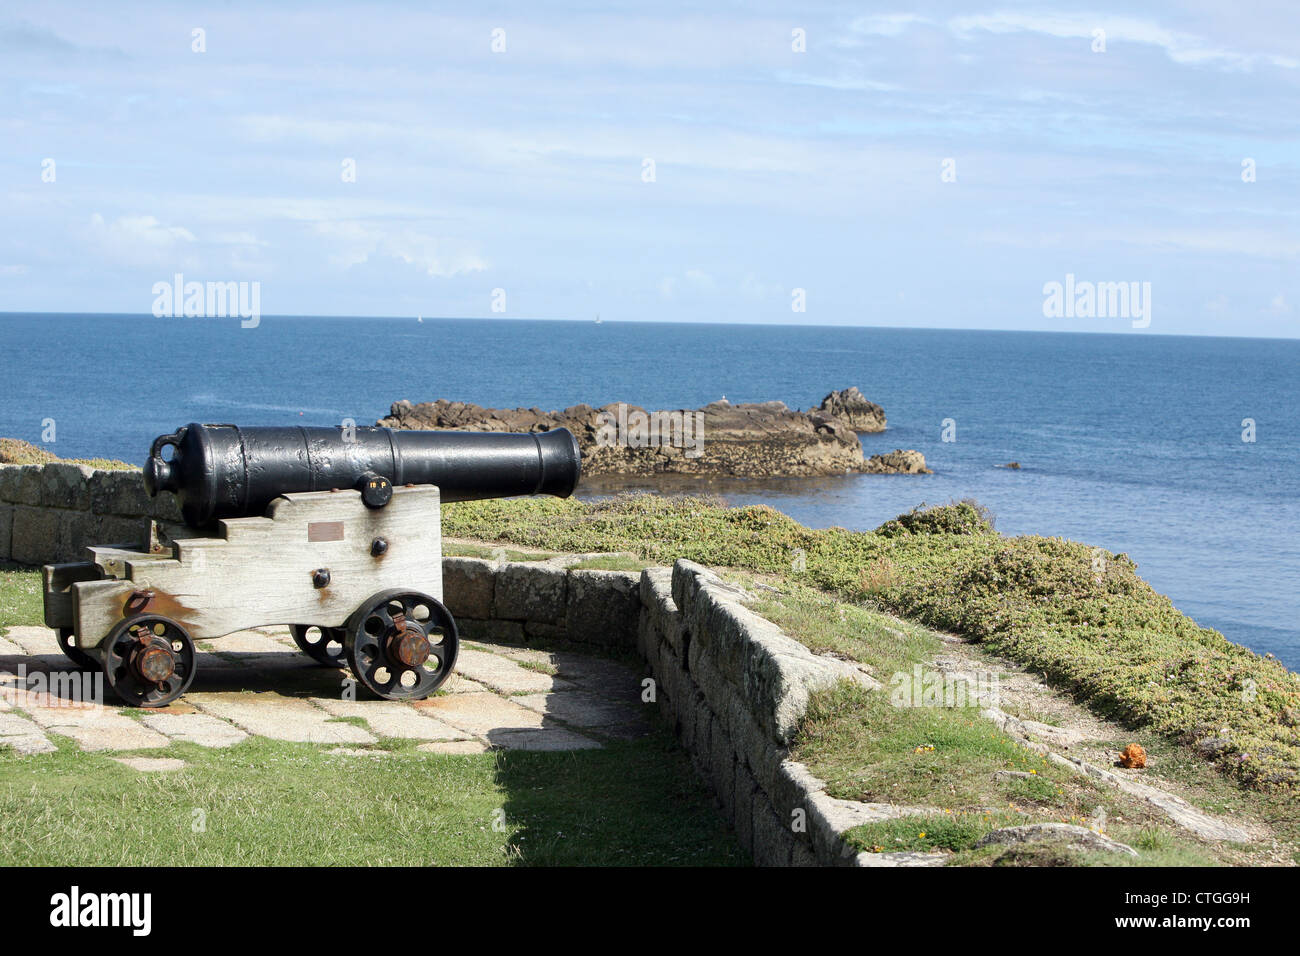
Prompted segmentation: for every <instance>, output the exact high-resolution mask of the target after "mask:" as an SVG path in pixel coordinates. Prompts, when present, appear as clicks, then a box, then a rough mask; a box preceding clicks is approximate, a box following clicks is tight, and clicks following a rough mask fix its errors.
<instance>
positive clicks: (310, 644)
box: [289, 624, 347, 667]
mask: <svg viewBox="0 0 1300 956" xmlns="http://www.w3.org/2000/svg"><path fill="white" fill-rule="evenodd" d="M346 632H347V628H344V627H317V626H316V625H315V624H290V625H289V633H290V634H292V635H293V642H294V643H295V644H297V645H298V647H299V649H300V650H301V651H302V652H303V653H304V654H306V655H307V656H308V657H310V658H311V659H312V660H314V661H315V662H316V663H317V664H320V665H321V666H322V667H345V666H346V665H347V661H346V660H345V659H344V656H343V637H344V634H345V633H346Z"/></svg>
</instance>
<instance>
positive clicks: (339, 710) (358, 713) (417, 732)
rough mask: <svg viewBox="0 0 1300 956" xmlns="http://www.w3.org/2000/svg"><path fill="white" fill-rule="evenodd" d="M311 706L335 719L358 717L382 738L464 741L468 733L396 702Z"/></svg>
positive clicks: (322, 702)
mask: <svg viewBox="0 0 1300 956" xmlns="http://www.w3.org/2000/svg"><path fill="white" fill-rule="evenodd" d="M312 703H314V704H315V705H316V706H318V707H320V708H321V709H322V710H324V711H325V712H326V713H329V714H332V715H333V716H335V717H360V718H362V719H363V720H365V721H366V723H368V724H369V725H370V729H371V730H373V731H374V732H375V733H376V734H378V735H379V736H381V737H400V738H402V739H404V740H467V739H469V736H470V735H469V734H467V733H465V732H464V731H463V730H457V729H456V728H455V727H451V726H449V725H448V724H445V723H443V722H442V721H440V720H435V719H434V718H433V717H430V716H428V715H427V714H423V713H421V712H420V711H418V710H416V709H415V708H414V707H411V706H409V705H408V704H403V703H399V702H398V701H395V700H329V699H328V698H323V697H313V698H312Z"/></svg>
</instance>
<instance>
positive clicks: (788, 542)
mask: <svg viewBox="0 0 1300 956" xmlns="http://www.w3.org/2000/svg"><path fill="white" fill-rule="evenodd" d="M443 527H444V531H445V533H446V534H448V535H450V536H463V537H474V538H478V539H480V540H490V541H501V542H509V543H511V544H514V545H517V546H523V547H531V548H543V549H548V550H554V551H582V552H587V551H624V552H630V553H632V554H634V555H640V556H642V557H644V558H646V559H650V560H653V561H656V562H661V563H671V562H672V561H673V560H675V559H677V558H688V559H690V560H692V561H697V562H699V563H701V564H705V565H708V566H711V567H724V568H733V569H738V570H743V571H750V572H761V573H766V574H771V575H776V576H778V577H779V578H781V579H782V580H786V581H790V582H792V583H796V584H805V585H807V586H810V587H812V588H815V589H817V590H819V591H821V592H823V593H825V594H828V595H832V596H834V597H836V598H838V599H840V600H842V601H844V602H846V603H847V604H849V605H851V606H858V607H861V608H863V609H867V610H870V609H875V610H879V611H884V612H889V613H891V614H895V615H898V616H901V617H904V618H907V619H909V620H911V621H914V622H916V623H919V624H922V625H924V626H926V627H929V628H935V629H938V630H942V631H947V632H952V633H956V634H961V635H964V636H966V637H969V638H973V639H976V640H978V641H979V642H980V643H981V645H982V646H984V647H986V648H987V649H989V650H991V651H993V652H995V653H998V654H1001V655H1004V656H1005V657H1008V658H1010V659H1011V660H1014V661H1017V662H1020V663H1023V664H1025V665H1028V666H1030V667H1032V668H1033V669H1034V670H1036V671H1037V672H1039V673H1041V674H1043V675H1044V676H1045V677H1046V678H1047V679H1048V680H1049V681H1050V682H1051V683H1052V684H1054V685H1056V686H1058V687H1060V688H1062V689H1063V690H1066V691H1068V692H1069V693H1070V694H1071V695H1073V696H1074V697H1075V698H1076V699H1078V700H1080V701H1083V702H1086V703H1087V704H1088V705H1089V706H1090V707H1092V708H1093V709H1094V710H1095V711H1096V712H1097V713H1099V714H1101V715H1103V716H1106V717H1109V718H1112V719H1116V720H1119V721H1121V722H1123V723H1124V724H1126V725H1127V726H1131V727H1134V728H1144V729H1147V730H1150V731H1151V732H1153V733H1155V734H1159V735H1161V736H1163V737H1167V738H1170V739H1172V740H1176V741H1179V742H1181V743H1185V744H1191V745H1196V744H1197V743H1198V742H1199V743H1200V745H1201V750H1202V752H1204V753H1205V754H1206V758H1207V759H1208V760H1211V761H1213V762H1214V763H1215V764H1216V766H1217V767H1218V768H1219V769H1220V770H1221V771H1223V772H1224V773H1225V774H1227V775H1228V776H1230V777H1231V778H1233V779H1234V780H1236V781H1237V782H1239V783H1240V784H1242V785H1244V786H1246V787H1249V788H1252V789H1257V790H1262V791H1280V792H1287V793H1294V791H1295V790H1296V788H1297V786H1298V785H1300V730H1297V724H1298V722H1300V679H1297V675H1296V674H1295V673H1293V672H1291V671H1288V670H1287V669H1286V668H1285V667H1283V666H1282V664H1281V663H1279V662H1278V661H1276V660H1273V659H1270V658H1268V657H1261V656H1259V655H1256V654H1254V653H1252V652H1251V651H1249V650H1247V649H1246V648H1244V647H1241V646H1239V645H1236V644H1233V643H1231V642H1230V641H1228V640H1227V639H1226V638H1225V637H1224V636H1223V635H1222V634H1220V633H1218V632H1217V631H1214V630H1210V629H1208V628H1202V627H1199V626H1198V625H1197V624H1196V623H1195V622H1194V621H1192V620H1191V619H1190V618H1188V617H1186V616H1185V615H1183V614H1182V613H1181V612H1179V611H1178V610H1177V609H1176V608H1175V607H1174V606H1173V604H1172V603H1171V602H1170V600H1169V599H1168V598H1167V597H1165V596H1164V595H1161V594H1158V593H1157V592H1156V591H1155V590H1153V589H1152V588H1151V586H1150V585H1148V584H1147V583H1146V582H1145V581H1143V580H1142V579H1141V578H1140V577H1139V576H1138V574H1137V566H1136V565H1135V564H1134V563H1133V562H1132V561H1131V560H1130V559H1129V558H1128V557H1127V556H1126V555H1123V554H1112V553H1110V552H1106V551H1102V550H1101V549H1097V548H1091V547H1089V546H1087V545H1084V544H1079V543H1076V542H1072V541H1066V540H1063V539H1060V538H1043V537H1038V536H1035V535H1025V536H1019V537H1010V538H1008V537H1004V536H1002V535H1000V534H998V533H997V531H996V530H995V529H994V528H993V524H992V521H991V520H990V518H989V515H988V514H987V512H985V511H984V510H983V509H981V508H980V507H979V506H978V505H977V504H975V503H973V502H959V503H955V504H950V505H944V506H939V507H932V508H925V507H922V508H918V509H916V510H914V511H912V512H910V513H909V514H905V515H902V516H900V517H898V518H896V519H894V520H892V521H888V522H886V523H885V524H883V525H881V526H880V527H879V528H878V529H876V530H875V531H873V532H859V531H847V530H845V529H843V528H827V529H821V530H816V529H811V528H806V527H804V526H803V525H800V524H799V523H798V522H796V521H794V520H793V519H791V518H789V517H787V516H786V515H784V514H782V513H780V512H779V511H776V510H775V509H773V508H770V507H767V506H763V505H756V506H750V507H745V508H729V507H726V506H725V505H724V504H722V503H721V502H719V501H716V500H711V499H705V498H665V497H660V496H656V495H648V494H643V495H629V496H621V497H617V498H610V499H605V500H601V501H597V502H593V503H585V502H582V501H575V500H572V499H567V500H554V499H545V500H543V499H516V500H493V501H481V502H462V503H457V504H453V505H449V506H448V507H447V508H446V509H445V511H444V516H443Z"/></svg>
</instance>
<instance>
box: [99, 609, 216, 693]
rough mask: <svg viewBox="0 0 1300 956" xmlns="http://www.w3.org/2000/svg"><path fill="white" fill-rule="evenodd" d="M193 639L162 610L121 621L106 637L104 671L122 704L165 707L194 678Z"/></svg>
mask: <svg viewBox="0 0 1300 956" xmlns="http://www.w3.org/2000/svg"><path fill="white" fill-rule="evenodd" d="M194 669H195V660H194V642H193V641H192V640H190V636H189V634H187V633H185V628H183V627H181V626H180V625H179V624H177V623H176V622H175V621H173V620H172V619H171V618H167V617H163V616H161V615H159V614H138V615H136V616H135V617H129V618H126V619H125V620H123V621H120V622H118V624H117V626H115V627H114V628H113V630H112V631H110V632H109V635H108V637H107V638H106V639H105V641H104V676H105V677H106V678H107V679H108V686H109V687H111V688H113V690H114V691H115V692H116V693H117V696H118V697H120V698H122V700H123V702H124V703H127V704H130V705H131V706H132V707H165V706H167V705H168V704H170V703H171V702H172V701H174V700H175V699H176V698H177V697H179V696H181V694H183V693H185V691H186V690H187V689H188V688H189V686H190V682H191V681H192V680H194Z"/></svg>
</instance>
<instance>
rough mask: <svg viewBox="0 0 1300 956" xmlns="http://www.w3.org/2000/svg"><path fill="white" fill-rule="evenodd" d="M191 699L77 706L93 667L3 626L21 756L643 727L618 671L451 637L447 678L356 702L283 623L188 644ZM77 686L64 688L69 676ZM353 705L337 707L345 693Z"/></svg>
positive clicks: (583, 742)
mask: <svg viewBox="0 0 1300 956" xmlns="http://www.w3.org/2000/svg"><path fill="white" fill-rule="evenodd" d="M198 658H199V660H198V672H197V674H196V676H195V679H194V683H193V684H192V685H191V686H190V690H189V692H188V693H187V694H185V695H184V696H183V697H182V698H181V699H180V700H178V701H176V702H175V703H173V704H172V705H171V706H169V707H164V708H161V709H158V710H144V709H137V708H130V707H123V706H121V705H119V704H118V703H117V702H116V700H115V698H114V697H113V695H112V692H111V691H109V690H108V689H107V687H103V685H102V683H101V684H100V686H101V687H102V693H103V696H102V698H101V701H102V706H95V705H94V704H93V703H92V704H86V703H80V702H79V700H84V699H85V698H84V697H81V696H80V695H82V694H84V693H86V691H87V690H88V689H89V687H91V686H93V685H90V684H89V680H90V679H93V677H94V674H93V672H86V671H78V670H77V669H76V668H75V667H74V666H73V665H72V664H71V663H70V662H69V661H68V660H67V659H66V658H65V657H64V656H63V654H62V652H61V651H60V650H59V646H58V643H57V640H56V637H55V634H54V632H53V631H51V630H49V629H48V628H44V627H12V628H10V629H9V632H8V633H7V634H6V635H5V636H4V637H0V747H7V748H10V749H12V750H13V751H15V752H17V753H19V754H24V755H35V754H40V753H48V752H50V751H53V750H55V749H57V748H56V746H55V744H54V743H53V742H52V741H51V740H50V736H49V735H51V734H58V735H62V736H65V737H69V738H71V739H72V740H73V741H75V742H76V744H77V746H79V747H80V748H81V749H82V750H86V751H96V752H137V751H158V750H162V749H165V748H167V747H169V746H170V745H171V743H172V741H177V740H178V741H184V742H187V743H191V744H197V745H199V746H201V747H212V748H225V747H232V746H235V745H237V744H239V743H240V742H241V741H243V740H246V739H248V738H249V737H268V738H271V739H275V740H288V741H298V742H303V743H312V744H320V745H323V746H325V748H326V749H327V751H328V752H329V753H330V754H331V755H337V756H339V757H340V758H349V757H373V756H382V755H385V754H386V753H387V752H386V751H384V750H381V749H374V745H375V744H377V743H379V741H380V740H381V739H383V738H399V739H403V740H417V741H421V743H420V744H418V745H417V748H416V749H417V750H419V751H421V752H424V753H435V754H466V753H483V752H485V751H488V750H492V749H502V750H543V751H556V750H585V749H591V748H596V747H601V746H603V745H604V744H605V743H606V742H608V741H610V740H626V739H631V738H635V737H638V736H641V735H643V734H645V733H647V732H648V730H649V712H650V710H651V709H652V708H653V706H654V705H652V704H643V703H642V702H641V678H640V675H639V673H638V672H637V671H636V670H635V669H634V668H632V667H631V666H629V665H625V664H622V663H619V662H617V661H612V660H609V659H606V658H600V657H591V656H587V655H583V654H575V653H567V652H566V653H552V652H547V651H539V650H536V649H532V648H520V647H513V646H509V645H494V644H481V643H475V642H462V644H461V651H460V659H459V661H458V662H457V665H456V672H455V673H454V674H453V675H452V677H451V679H449V680H448V681H447V683H446V684H444V685H443V687H442V689H441V690H440V691H439V693H438V694H436V695H435V696H433V697H430V698H428V699H427V700H422V701H415V702H413V703H409V704H408V703H400V702H396V701H384V700H371V699H367V698H366V697H365V695H364V691H358V690H357V689H356V688H354V687H353V686H352V684H351V681H350V678H349V675H348V672H347V671H346V670H335V669H332V668H328V667H321V666H319V665H317V664H316V663H315V662H314V661H312V660H311V659H310V658H308V657H307V656H306V655H305V654H303V653H302V652H301V651H299V650H298V648H297V647H296V646H295V645H294V643H293V639H292V638H291V637H290V636H289V631H288V629H287V628H258V629H256V630H251V631H241V632H239V633H237V634H231V635H228V636H226V637H223V638H221V639H219V640H216V641H205V642H202V643H200V645H199V655H198ZM74 680H75V681H76V683H75V684H74V683H73V681H74ZM354 696H355V697H359V698H360V699H350V698H351V697H354ZM115 759H119V762H121V763H123V764H125V765H127V766H130V767H134V768H135V769H138V770H140V771H142V772H150V771H152V772H157V771H163V770H176V769H179V768H180V767H181V766H183V764H182V763H181V761H179V760H175V759H173V758H168V757H162V756H160V755H156V756H149V755H147V754H136V756H133V757H124V758H115Z"/></svg>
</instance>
